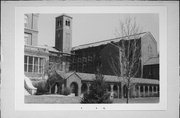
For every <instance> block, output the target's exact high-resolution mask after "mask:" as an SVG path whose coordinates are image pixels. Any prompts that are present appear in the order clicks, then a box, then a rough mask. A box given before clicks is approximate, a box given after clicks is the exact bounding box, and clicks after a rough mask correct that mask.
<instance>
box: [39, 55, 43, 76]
mask: <svg viewBox="0 0 180 118" xmlns="http://www.w3.org/2000/svg"><path fill="white" fill-rule="evenodd" d="M42 72H43V58H39V73H42Z"/></svg>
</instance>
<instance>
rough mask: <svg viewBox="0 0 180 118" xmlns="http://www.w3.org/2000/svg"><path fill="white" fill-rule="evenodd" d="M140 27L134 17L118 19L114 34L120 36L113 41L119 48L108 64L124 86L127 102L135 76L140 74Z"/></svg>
mask: <svg viewBox="0 0 180 118" xmlns="http://www.w3.org/2000/svg"><path fill="white" fill-rule="evenodd" d="M140 31H141V30H140V27H139V25H137V23H136V19H135V18H131V17H128V18H127V19H125V21H124V22H122V21H120V28H119V29H116V35H117V36H118V37H121V40H120V41H119V42H117V43H113V44H114V45H115V46H116V47H117V49H118V50H119V55H114V56H111V58H110V61H109V63H110V66H111V69H112V71H113V73H114V74H115V75H116V76H118V78H119V79H122V80H123V81H121V82H122V83H123V85H124V86H125V88H126V98H127V101H126V102H127V103H128V102H129V97H130V90H131V88H132V87H134V86H135V82H134V81H133V80H134V78H135V77H137V76H141V59H140V58H141V49H140V48H141V46H140V45H141V40H140V37H139V35H138V34H139V32H140Z"/></svg>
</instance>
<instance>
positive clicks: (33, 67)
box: [24, 55, 44, 73]
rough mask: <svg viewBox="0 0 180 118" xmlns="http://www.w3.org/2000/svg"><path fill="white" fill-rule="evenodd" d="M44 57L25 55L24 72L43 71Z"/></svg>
mask: <svg viewBox="0 0 180 118" xmlns="http://www.w3.org/2000/svg"><path fill="white" fill-rule="evenodd" d="M43 71H44V58H40V57H34V56H26V55H25V56H24V72H34V73H43Z"/></svg>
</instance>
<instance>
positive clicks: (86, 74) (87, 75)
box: [58, 71, 159, 84]
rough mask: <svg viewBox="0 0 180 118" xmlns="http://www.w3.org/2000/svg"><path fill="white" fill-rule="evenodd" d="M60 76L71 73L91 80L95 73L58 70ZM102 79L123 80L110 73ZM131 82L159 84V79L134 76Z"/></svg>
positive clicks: (85, 79)
mask: <svg viewBox="0 0 180 118" xmlns="http://www.w3.org/2000/svg"><path fill="white" fill-rule="evenodd" d="M58 74H60V76H61V77H63V78H64V79H67V78H69V77H70V76H71V75H73V74H76V75H77V76H78V77H79V78H80V79H81V80H82V81H93V80H94V79H95V74H90V73H79V72H68V73H65V72H62V71H59V72H58ZM104 79H105V81H106V82H123V78H122V77H117V76H112V75H104ZM132 82H133V83H140V84H159V80H154V79H144V78H134V79H132Z"/></svg>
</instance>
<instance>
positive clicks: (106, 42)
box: [72, 32, 147, 50]
mask: <svg viewBox="0 0 180 118" xmlns="http://www.w3.org/2000/svg"><path fill="white" fill-rule="evenodd" d="M146 33H147V32H143V33H139V34H135V35H131V36H130V39H134V37H135V36H138V37H143V36H144V35H145V34H146ZM126 38H127V36H124V37H118V38H113V39H108V40H104V41H99V42H94V43H88V44H84V45H79V46H75V47H73V48H72V50H78V49H84V48H89V47H96V46H100V45H106V44H108V43H110V42H118V41H120V40H122V39H126Z"/></svg>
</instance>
